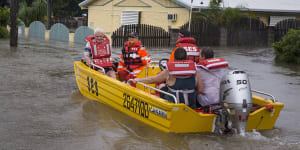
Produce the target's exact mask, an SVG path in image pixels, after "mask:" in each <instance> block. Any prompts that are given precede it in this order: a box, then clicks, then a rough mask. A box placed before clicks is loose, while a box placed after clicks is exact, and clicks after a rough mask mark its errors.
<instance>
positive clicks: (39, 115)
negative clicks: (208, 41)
mask: <svg viewBox="0 0 300 150" xmlns="http://www.w3.org/2000/svg"><path fill="white" fill-rule="evenodd" d="M83 47H84V46H83V45H67V44H66V43H60V42H44V41H41V42H37V41H35V40H29V39H20V40H19V45H18V47H17V48H10V47H9V41H8V40H0V135H1V136H0V149H1V150H99V149H101V150H124V149H125V150H126V149H128V150H129V149H130V150H131V149H138V150H139V149H146V150H148V149H162V150H168V149H170V150H173V149H178V150H182V149H184V150H196V149H205V150H209V149H211V150H227V149H231V150H241V149H243V150H252V149H255V150H257V149H258V150H260V149H261V150H274V149H275V150H282V149H284V150H287V149H288V150H299V149H300V142H299V141H300V130H299V127H300V116H299V115H300V109H299V108H300V102H299V97H300V65H296V66H284V65H278V64H275V63H274V61H273V58H274V53H273V50H272V49H270V48H257V49H241V48H234V49H229V48H216V50H215V53H216V56H217V57H224V58H225V59H227V60H228V61H229V64H230V68H231V69H241V70H244V71H246V72H247V73H248V75H249V78H250V83H251V87H252V89H256V90H259V91H265V92H267V93H271V94H273V95H274V96H275V97H276V98H277V99H278V100H279V101H280V102H283V103H284V104H285V107H284V109H283V110H282V111H281V114H280V116H279V118H278V120H277V122H276V125H275V128H274V129H272V130H266V131H252V132H248V133H247V135H246V136H245V137H242V136H240V135H223V136H218V135H214V134H210V133H198V134H174V133H164V132H162V131H159V130H157V129H154V128H152V127H149V126H147V125H145V124H143V123H141V122H139V121H137V120H134V119H132V118H130V117H128V116H126V115H124V114H122V113H120V112H118V111H117V110H114V109H113V108H111V107H109V106H106V105H103V104H101V103H98V102H95V101H91V100H89V99H87V98H85V97H83V96H82V95H81V94H80V93H79V91H78V88H77V85H76V81H75V77H74V69H73V62H72V59H73V58H75V57H79V56H82V54H83V50H82V49H83ZM148 52H149V54H150V55H151V57H152V58H153V59H156V60H159V58H168V57H169V55H170V53H171V50H169V49H148ZM119 55H120V50H119V49H114V50H113V57H118V56H119Z"/></svg>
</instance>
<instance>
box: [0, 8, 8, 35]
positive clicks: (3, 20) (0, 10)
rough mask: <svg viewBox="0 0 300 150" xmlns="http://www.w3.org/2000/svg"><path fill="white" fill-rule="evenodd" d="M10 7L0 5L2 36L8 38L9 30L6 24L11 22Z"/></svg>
mask: <svg viewBox="0 0 300 150" xmlns="http://www.w3.org/2000/svg"><path fill="white" fill-rule="evenodd" d="M9 18H10V9H9V8H8V7H6V6H5V7H4V8H1V7H0V38H8V37H9V32H8V30H7V28H6V26H7V25H8V23H9Z"/></svg>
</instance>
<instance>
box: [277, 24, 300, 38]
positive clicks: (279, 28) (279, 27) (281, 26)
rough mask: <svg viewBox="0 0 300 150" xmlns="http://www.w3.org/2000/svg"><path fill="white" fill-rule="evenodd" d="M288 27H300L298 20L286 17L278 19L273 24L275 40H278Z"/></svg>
mask: <svg viewBox="0 0 300 150" xmlns="http://www.w3.org/2000/svg"><path fill="white" fill-rule="evenodd" d="M289 29H300V20H295V19H288V20H283V21H280V22H279V23H277V24H276V26H275V29H274V30H275V41H279V40H280V39H281V38H282V37H283V36H284V35H286V34H287V32H288V31H289Z"/></svg>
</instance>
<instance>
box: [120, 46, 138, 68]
mask: <svg viewBox="0 0 300 150" xmlns="http://www.w3.org/2000/svg"><path fill="white" fill-rule="evenodd" d="M129 45H130V43H129V41H128V42H126V43H125V45H124V48H123V49H122V55H123V59H124V64H125V67H127V68H128V69H129V70H133V69H135V68H138V67H140V66H143V63H142V59H141V56H140V55H139V54H138V50H139V49H140V48H141V47H143V45H142V42H141V41H136V43H134V45H133V46H131V47H129Z"/></svg>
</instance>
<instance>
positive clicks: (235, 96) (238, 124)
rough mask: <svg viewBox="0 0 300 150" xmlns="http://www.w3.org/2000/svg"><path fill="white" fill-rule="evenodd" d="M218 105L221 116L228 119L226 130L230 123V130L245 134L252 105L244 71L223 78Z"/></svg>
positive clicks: (236, 71)
mask: <svg viewBox="0 0 300 150" xmlns="http://www.w3.org/2000/svg"><path fill="white" fill-rule="evenodd" d="M220 103H221V105H222V113H221V115H222V114H223V115H224V114H226V115H227V117H225V118H228V119H229V121H227V125H225V126H226V128H227V129H228V128H230V126H231V123H232V128H236V129H237V131H238V133H240V134H245V132H246V128H247V120H248V116H249V113H250V111H251V107H252V104H253V103H252V93H251V89H250V83H249V80H248V76H247V74H246V73H245V72H244V71H239V70H234V71H230V72H228V73H227V74H225V75H224V76H223V78H222V80H221V83H220ZM223 118H224V116H223ZM228 122H229V123H228Z"/></svg>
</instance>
